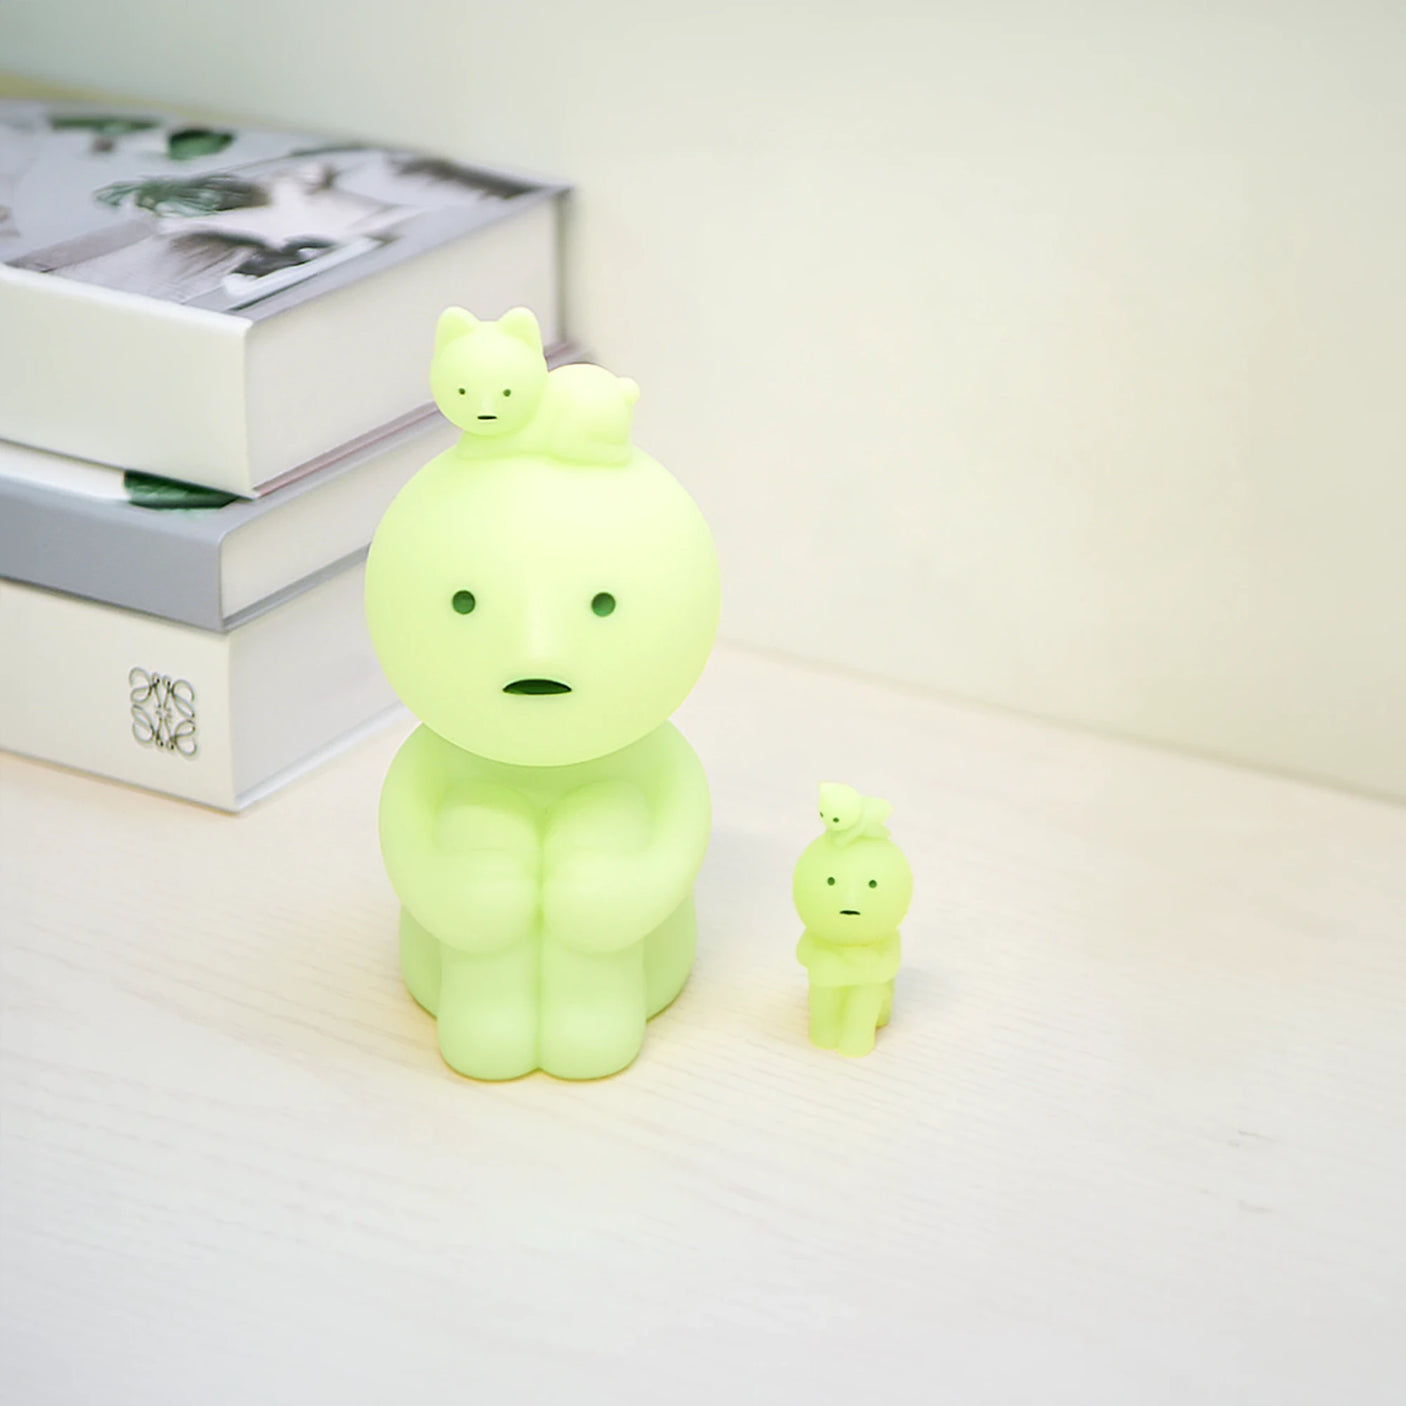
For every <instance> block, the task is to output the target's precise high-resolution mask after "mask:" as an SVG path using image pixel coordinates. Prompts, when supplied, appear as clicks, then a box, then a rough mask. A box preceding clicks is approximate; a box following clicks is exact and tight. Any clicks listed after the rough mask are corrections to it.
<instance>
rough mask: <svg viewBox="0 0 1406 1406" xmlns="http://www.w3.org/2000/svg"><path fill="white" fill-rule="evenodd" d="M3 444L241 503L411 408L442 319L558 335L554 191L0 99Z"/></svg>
mask: <svg viewBox="0 0 1406 1406" xmlns="http://www.w3.org/2000/svg"><path fill="white" fill-rule="evenodd" d="M0 193H3V197H4V198H3V199H0V437H2V438H5V439H11V440H16V441H18V442H20V443H22V444H28V445H33V446H35V447H37V448H40V449H49V450H53V451H56V452H58V453H63V454H70V455H73V456H75V457H77V458H81V459H91V460H94V461H97V462H99V463H104V464H112V465H116V466H117V467H119V468H122V469H132V470H137V471H140V472H144V473H152V474H159V475H162V476H164V477H167V478H176V479H182V480H185V481H187V482H191V483H199V484H204V485H207V486H209V487H212V488H222V489H227V490H228V491H229V492H231V493H235V494H239V495H241V496H244V497H252V496H255V495H256V494H258V493H259V492H261V491H263V490H265V489H267V488H270V487H272V486H274V485H276V484H278V483H282V482H286V481H288V480H289V479H290V478H292V477H295V476H297V475H298V474H299V473H300V472H304V471H306V469H307V467H308V466H309V465H311V464H313V463H314V462H315V461H317V460H319V459H322V458H325V457H326V456H327V455H328V453H329V451H332V450H334V449H335V448H336V447H339V446H342V445H346V444H349V443H351V442H352V441H354V440H357V439H358V438H360V437H361V436H363V435H366V434H368V433H372V432H374V431H376V430H378V429H379V428H380V427H381V426H383V425H386V424H389V423H391V422H392V421H395V420H398V419H400V418H401V417H403V416H406V415H409V414H411V413H413V412H414V411H416V410H417V409H418V408H420V407H422V406H424V405H426V404H427V403H428V397H427V394H426V383H425V377H426V367H427V365H428V360H429V355H430V346H429V341H428V337H429V334H428V333H427V332H426V329H427V328H433V326H434V323H435V318H436V317H437V316H438V314H439V313H440V312H441V311H442V310H443V308H444V307H445V306H446V305H447V304H449V303H459V304H462V305H464V306H466V307H470V308H472V309H473V310H474V311H475V312H477V313H479V314H480V315H482V316H484V317H497V316H499V315H500V314H501V313H503V312H505V311H506V310H507V309H508V308H509V307H512V306H514V305H516V304H523V305H526V306H529V307H531V308H533V309H534V310H535V311H536V312H537V314H538V317H539V320H540V321H541V323H542V330H543V335H544V337H545V339H546V340H547V342H548V343H553V342H558V341H561V340H563V331H562V327H561V320H560V303H561V292H560V286H559V277H558V271H559V262H560V261H559V250H558V219H559V205H560V200H559V197H560V196H562V195H563V194H564V187H562V186H560V185H555V184H549V183H545V182H541V181H534V180H531V179H527V178H522V177H518V176H513V175H509V174H505V173H503V172H498V171H490V170H486V169H482V168H478V167H470V166H465V165H462V164H459V163H456V162H451V161H447V160H443V159H440V158H436V157H429V156H425V155H424V154H422V153H417V152H411V151H402V150H393V149H383V148H379V147H371V146H367V145H364V144H361V143H349V142H340V143H339V142H329V141H327V139H326V138H317V137H311V136H306V135H305V136H296V135H292V134H287V133H278V132H267V131H257V130H251V129H244V128H239V129H236V128H233V127H228V128H226V127H209V126H203V125H195V124H192V123H190V122H188V121H183V120H182V119H181V118H179V117H175V116H171V115H169V114H164V113H161V112H157V111H115V110H112V109H108V108H101V109H99V108H94V107H90V106H82V105H73V104H57V103H52V102H36V101H30V100H18V99H9V100H3V101H0Z"/></svg>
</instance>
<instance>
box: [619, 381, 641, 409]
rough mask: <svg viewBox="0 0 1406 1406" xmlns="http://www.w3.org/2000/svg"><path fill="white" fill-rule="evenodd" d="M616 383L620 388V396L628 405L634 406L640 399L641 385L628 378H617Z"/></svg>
mask: <svg viewBox="0 0 1406 1406" xmlns="http://www.w3.org/2000/svg"><path fill="white" fill-rule="evenodd" d="M615 383H616V385H618V386H619V387H620V395H621V398H622V399H623V400H624V402H625V404H626V405H634V404H635V402H636V401H638V400H639V398H640V383H639V382H638V381H632V380H631V379H630V378H629V377H628V376H617V377H616V378H615Z"/></svg>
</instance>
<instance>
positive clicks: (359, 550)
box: [0, 347, 577, 632]
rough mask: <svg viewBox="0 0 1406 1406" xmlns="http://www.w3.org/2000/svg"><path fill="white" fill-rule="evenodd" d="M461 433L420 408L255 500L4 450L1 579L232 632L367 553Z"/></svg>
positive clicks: (564, 353)
mask: <svg viewBox="0 0 1406 1406" xmlns="http://www.w3.org/2000/svg"><path fill="white" fill-rule="evenodd" d="M576 359H577V357H576V353H575V349H574V348H571V347H557V348H555V349H554V350H553V352H552V353H551V355H550V356H549V358H548V360H549V361H550V363H551V364H552V365H561V364H564V363H565V362H568V361H573V360H576ZM458 433H459V432H458V430H456V429H455V428H454V427H453V426H452V425H450V424H449V423H448V421H446V420H445V419H444V418H443V417H442V416H441V415H440V414H439V412H438V411H437V410H433V409H431V410H427V411H421V412H416V413H414V414H412V415H410V416H407V417H405V418H404V419H402V420H401V421H398V422H396V423H394V424H391V425H388V426H386V427H384V428H383V429H382V430H381V431H379V432H378V433H376V434H374V435H367V436H364V437H363V438H362V439H361V440H359V441H358V442H357V443H355V444H353V445H351V446H350V447H348V448H346V449H344V450H342V451H341V452H340V453H338V454H337V455H336V456H334V457H330V458H328V459H327V460H326V461H325V462H323V463H321V464H319V465H316V466H314V467H313V469H312V471H311V472H309V473H306V474H304V475H303V476H301V477H300V478H298V479H295V480H294V481H293V482H292V483H289V484H286V485H285V486H284V487H282V488H279V489H276V490H275V491H274V492H271V493H268V494H265V495H264V496H263V497H262V498H256V499H254V500H253V501H248V500H245V499H241V498H235V497H233V496H231V495H230V494H228V493H223V492H220V491H218V490H214V489H209V488H202V487H197V486H195V485H191V484H186V483H178V482H175V481H173V480H170V479H162V478H155V477H152V476H151V475H149V474H141V473H134V472H130V471H127V472H124V471H123V470H121V469H113V468H109V467H106V466H105V465H100V464H93V463H88V462H86V461H83V460H79V459H72V458H68V457H66V456H63V455H58V454H48V453H45V452H44V451H42V450H38V449H29V448H27V447H25V446H22V445H17V444H11V443H7V442H5V441H0V577H4V578H7V579H9V580H11V581H17V582H22V583H24V584H27V585H31V586H42V587H45V588H47V589H49V590H53V591H62V592H64V593H65V594H67V595H71V596H80V597H84V598H86V599H88V600H93V601H99V602H102V603H103V604H106V605H115V606H121V607H122V608H124V609H126V610H134V611H141V612H143V613H145V614H148V615H154V616H159V617H161V618H162V619H165V620H171V621H176V622H179V623H181V624H186V625H194V626H196V627H197V628H199V629H202V630H213V631H219V632H228V631H230V630H233V629H235V628H237V627H238V626H240V625H242V624H244V623H245V622H246V621H248V620H250V619H252V618H253V617H254V616H256V615H259V614H261V613H263V612H265V611H267V610H270V609H272V608H273V607H274V606H276V605H279V604H281V603H282V602H283V601H286V600H288V599H289V598H290V597H292V596H294V595H297V594H298V593H299V592H301V591H304V590H307V589H308V588H309V587H311V586H313V585H315V584H316V583H318V582H319V581H321V580H323V579H324V578H326V577H328V576H329V575H332V574H334V573H336V572H337V571H339V570H342V569H344V568H345V567H347V566H349V565H352V564H353V563H355V562H356V561H357V560H359V559H360V558H361V557H363V556H365V554H366V549H367V547H368V546H369V545H370V542H371V536H372V534H373V533H374V532H375V530H376V524H377V523H378V522H379V521H380V520H381V514H382V513H384V512H385V510H386V508H387V507H388V506H389V505H390V501H391V499H392V498H394V497H395V495H396V494H397V493H398V492H399V491H400V489H401V487H402V486H403V485H404V484H405V483H406V482H407V481H408V480H409V478H410V476H411V475H412V474H414V473H415V471H416V470H417V469H419V468H420V467H421V466H422V465H424V464H426V463H428V462H429V460H430V459H432V458H433V457H434V456H435V455H436V454H438V453H440V452H441V451H442V450H445V449H447V448H449V446H450V445H452V444H453V443H454V441H455V440H456V439H457V437H458Z"/></svg>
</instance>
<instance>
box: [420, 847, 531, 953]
mask: <svg viewBox="0 0 1406 1406" xmlns="http://www.w3.org/2000/svg"><path fill="white" fill-rule="evenodd" d="M435 871H436V872H435V873H434V874H433V875H432V876H430V877H429V882H427V883H426V884H424V885H423V887H421V888H420V890H419V892H417V893H416V894H415V895H414V900H417V901H412V900H410V899H407V901H406V907H408V908H409V909H410V911H411V912H412V913H413V914H414V915H415V917H416V918H417V919H418V920H419V921H420V922H421V923H422V924H423V925H424V926H425V927H426V928H427V929H429V931H430V932H432V933H433V934H434V935H435V936H436V937H437V938H439V940H440V941H441V942H443V943H444V944H445V945H446V946H449V947H453V948H457V949H458V950H459V951H462V952H480V953H483V952H495V951H498V950H500V949H501V948H504V947H509V946H511V945H512V944H513V943H515V942H520V941H522V940H523V939H524V938H527V937H530V936H531V934H532V932H533V929H534V928H535V927H536V923H537V897H538V895H537V876H536V874H535V873H533V872H532V871H531V870H530V869H528V868H527V867H526V866H525V865H524V864H523V863H522V862H521V860H520V859H519V858H518V857H517V856H515V855H512V854H507V853H504V852H503V851H501V850H474V851H469V852H467V853H461V854H444V855H440V856H438V857H437V859H436V862H435Z"/></svg>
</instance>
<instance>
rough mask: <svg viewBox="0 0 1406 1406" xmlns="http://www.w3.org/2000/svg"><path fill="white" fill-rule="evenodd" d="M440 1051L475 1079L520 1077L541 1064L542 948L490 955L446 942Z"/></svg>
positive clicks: (525, 946) (528, 945)
mask: <svg viewBox="0 0 1406 1406" xmlns="http://www.w3.org/2000/svg"><path fill="white" fill-rule="evenodd" d="M440 960H441V975H440V992H439V1051H440V1053H441V1054H442V1055H443V1056H444V1062H445V1063H446V1064H447V1065H448V1066H449V1067H450V1068H451V1069H453V1070H455V1071H456V1072H457V1073H459V1074H464V1075H467V1076H468V1077H469V1078H470V1079H516V1078H517V1077H518V1076H519V1075H522V1074H527V1073H530V1072H531V1071H532V1070H533V1069H535V1068H536V1067H537V966H538V961H537V948H536V944H535V943H532V942H521V943H516V944H515V945H514V946H512V947H509V948H506V949H505V950H503V951H501V952H493V953H490V954H488V955H486V956H480V955H475V954H469V953H465V952H457V951H455V950H454V949H453V948H449V947H442V948H441V953H440Z"/></svg>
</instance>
